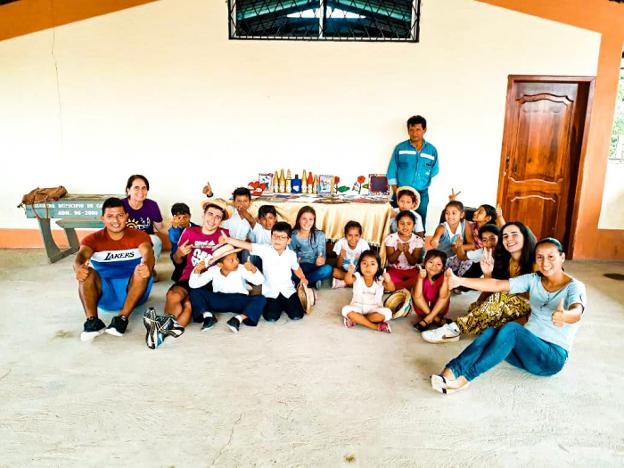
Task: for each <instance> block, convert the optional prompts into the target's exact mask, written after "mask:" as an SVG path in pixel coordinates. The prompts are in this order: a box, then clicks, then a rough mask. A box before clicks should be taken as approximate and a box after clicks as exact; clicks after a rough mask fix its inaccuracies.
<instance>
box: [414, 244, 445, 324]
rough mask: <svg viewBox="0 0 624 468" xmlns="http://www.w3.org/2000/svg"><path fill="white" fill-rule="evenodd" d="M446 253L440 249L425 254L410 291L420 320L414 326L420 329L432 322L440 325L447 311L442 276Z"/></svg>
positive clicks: (443, 277) (443, 278)
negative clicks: (422, 266) (422, 265)
mask: <svg viewBox="0 0 624 468" xmlns="http://www.w3.org/2000/svg"><path fill="white" fill-rule="evenodd" d="M445 265H446V254H445V253H444V252H442V251H441V250H435V249H433V250H429V251H428V252H427V254H426V255H425V261H424V266H425V268H424V270H422V271H421V274H420V276H419V278H418V282H417V283H416V287H415V288H414V291H413V292H412V298H413V299H414V306H415V307H414V308H415V310H416V316H417V317H418V318H420V321H419V322H417V323H416V324H414V328H417V329H418V330H420V331H424V330H426V329H428V328H429V327H430V326H431V325H432V324H435V325H436V326H440V325H442V324H443V323H444V316H445V315H446V314H447V313H448V310H449V305H450V294H449V288H448V281H447V279H446V276H444V268H445Z"/></svg>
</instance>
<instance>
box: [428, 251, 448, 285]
mask: <svg viewBox="0 0 624 468" xmlns="http://www.w3.org/2000/svg"><path fill="white" fill-rule="evenodd" d="M432 258H439V259H440V260H441V261H442V271H441V272H440V273H438V274H437V275H434V276H433V277H432V278H431V279H432V280H433V281H437V280H438V278H439V277H440V276H442V275H443V274H444V270H445V269H444V265H446V259H447V258H448V257H447V255H446V253H445V252H442V251H441V250H437V249H431V250H427V253H426V254H425V259H424V260H423V268H425V264H426V263H427V262H428V261H429V260H431V259H432Z"/></svg>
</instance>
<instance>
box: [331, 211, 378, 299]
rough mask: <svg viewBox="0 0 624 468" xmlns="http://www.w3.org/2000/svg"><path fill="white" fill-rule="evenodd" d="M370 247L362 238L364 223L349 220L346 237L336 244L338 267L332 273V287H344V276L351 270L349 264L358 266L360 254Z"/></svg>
mask: <svg viewBox="0 0 624 468" xmlns="http://www.w3.org/2000/svg"><path fill="white" fill-rule="evenodd" d="M368 249H370V246H369V245H368V242H366V241H365V240H364V239H362V225H361V224H360V223H358V222H357V221H349V222H348V223H347V224H345V227H344V237H343V238H342V239H340V240H339V241H338V242H336V244H335V245H334V252H335V253H336V254H337V255H338V260H337V261H336V268H334V271H333V273H332V276H333V277H334V279H333V282H332V288H343V287H344V286H345V282H344V277H345V275H346V273H347V271H348V270H349V265H353V266H354V267H355V268H357V266H358V264H359V261H360V255H361V254H362V252H364V251H365V250H368Z"/></svg>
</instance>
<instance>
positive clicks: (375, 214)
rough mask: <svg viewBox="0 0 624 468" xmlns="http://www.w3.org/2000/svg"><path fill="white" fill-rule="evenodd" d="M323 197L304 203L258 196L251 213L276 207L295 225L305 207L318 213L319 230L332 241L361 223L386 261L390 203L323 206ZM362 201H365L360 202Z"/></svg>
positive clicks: (281, 216) (286, 219) (363, 233)
mask: <svg viewBox="0 0 624 468" xmlns="http://www.w3.org/2000/svg"><path fill="white" fill-rule="evenodd" d="M321 200H322V198H318V199H317V200H316V201H312V200H311V199H310V197H302V198H301V199H300V200H298V199H296V198H295V199H293V198H289V199H287V200H285V201H280V200H276V199H275V198H274V197H258V198H255V199H254V200H253V202H252V204H251V208H250V210H249V211H250V213H251V214H252V215H253V216H257V214H258V208H260V206H262V205H273V206H274V207H275V210H276V211H277V214H278V216H279V218H280V219H282V220H284V221H286V222H288V223H290V224H291V225H292V226H294V225H295V220H296V219H297V212H298V211H299V210H300V209H301V208H302V207H303V206H305V205H309V206H311V207H312V208H314V211H316V227H317V228H318V229H321V230H322V231H323V232H325V237H326V238H327V239H328V240H332V241H337V240H338V239H340V238H342V237H344V226H345V224H347V223H348V222H349V221H357V222H359V223H360V224H361V225H362V239H364V240H366V241H368V243H369V244H371V245H376V246H379V247H380V249H379V255H380V256H381V260H382V262H385V257H386V249H385V248H384V245H383V241H384V239H385V238H386V236H387V235H388V234H389V232H390V221H391V219H392V207H391V206H390V204H389V203H387V202H386V203H383V202H382V203H380V202H378V201H371V202H366V201H357V202H356V201H350V202H343V203H337V202H333V203H323V202H321ZM360 200H361V199H360Z"/></svg>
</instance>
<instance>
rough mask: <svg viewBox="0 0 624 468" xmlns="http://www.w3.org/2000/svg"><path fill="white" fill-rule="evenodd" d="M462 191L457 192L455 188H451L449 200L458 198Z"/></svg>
mask: <svg viewBox="0 0 624 468" xmlns="http://www.w3.org/2000/svg"><path fill="white" fill-rule="evenodd" d="M460 193H461V190H460V191H459V192H456V191H455V189H454V188H451V194H450V195H449V196H448V199H449V201H453V200H456V199H457V196H458V195H459V194H460Z"/></svg>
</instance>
